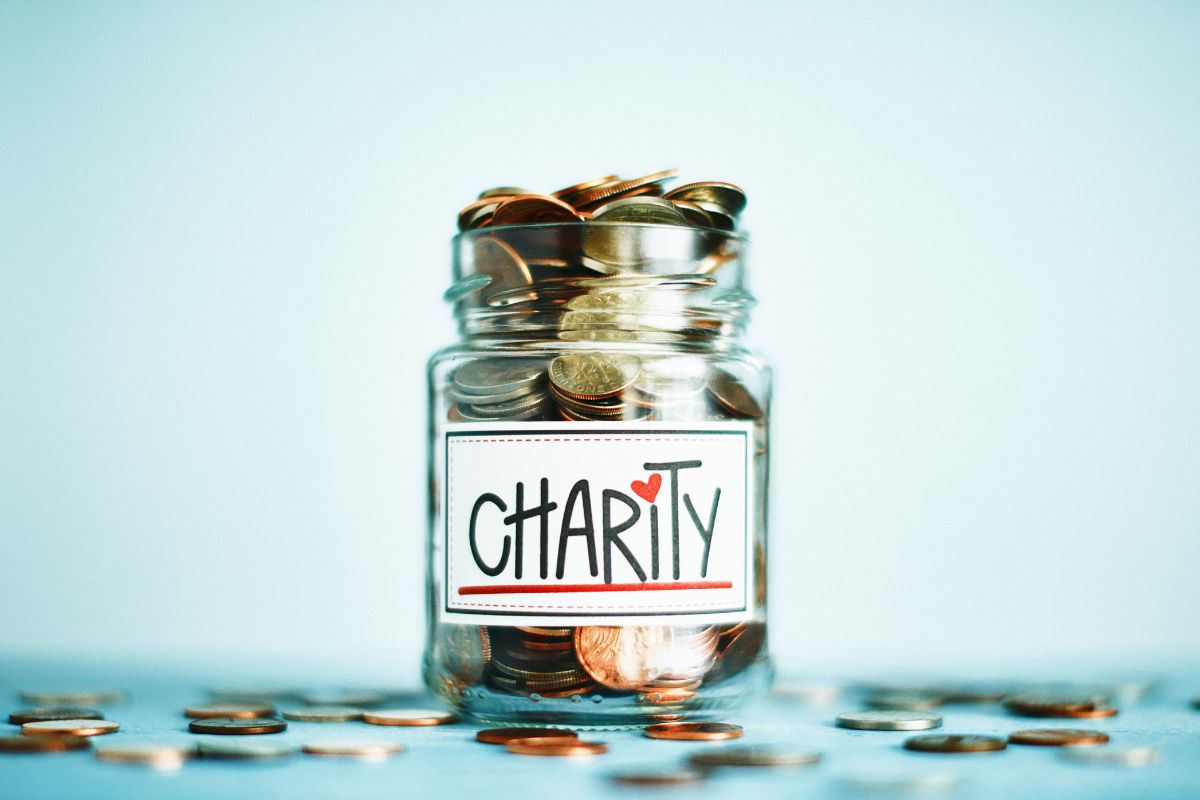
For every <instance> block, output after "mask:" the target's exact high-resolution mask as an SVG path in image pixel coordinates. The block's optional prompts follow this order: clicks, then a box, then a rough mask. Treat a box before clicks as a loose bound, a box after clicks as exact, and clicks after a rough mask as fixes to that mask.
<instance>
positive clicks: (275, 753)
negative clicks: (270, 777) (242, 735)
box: [197, 740, 296, 761]
mask: <svg viewBox="0 0 1200 800" xmlns="http://www.w3.org/2000/svg"><path fill="white" fill-rule="evenodd" d="M197 752H198V753H199V754H200V757H201V758H211V759H215V760H218V761H265V760H268V759H275V758H286V757H288V756H294V755H295V754H296V748H294V747H291V746H289V745H286V744H276V743H275V742H267V741H249V742H247V741H230V740H225V741H211V740H209V741H202V742H200V744H199V745H198V746H197Z"/></svg>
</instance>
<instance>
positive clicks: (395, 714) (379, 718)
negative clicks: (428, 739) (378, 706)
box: [362, 708, 458, 726]
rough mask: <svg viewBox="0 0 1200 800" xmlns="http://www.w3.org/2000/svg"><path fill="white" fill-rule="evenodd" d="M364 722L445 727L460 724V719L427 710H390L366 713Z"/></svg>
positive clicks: (443, 712)
mask: <svg viewBox="0 0 1200 800" xmlns="http://www.w3.org/2000/svg"><path fill="white" fill-rule="evenodd" d="M362 718H363V722H366V723H369V724H371V725H403V726H424V725H445V724H447V723H450V722H458V717H456V716H454V715H453V714H451V713H450V712H449V711H437V710H432V709H427V708H389V709H385V710H382V711H364V712H363V716H362Z"/></svg>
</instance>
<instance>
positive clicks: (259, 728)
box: [188, 717, 287, 736]
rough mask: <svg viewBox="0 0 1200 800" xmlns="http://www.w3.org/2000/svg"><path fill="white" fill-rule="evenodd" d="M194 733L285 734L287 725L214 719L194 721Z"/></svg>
mask: <svg viewBox="0 0 1200 800" xmlns="http://www.w3.org/2000/svg"><path fill="white" fill-rule="evenodd" d="M188 730H189V731H191V732H192V733H216V734H220V735H222V736H250V735H254V734H261V733H283V732H284V731H286V730H287V723H286V722H284V721H283V720H281V719H267V718H261V717H249V718H245V719H241V718H234V717H214V718H213V719H194V720H192V721H191V722H189V723H188Z"/></svg>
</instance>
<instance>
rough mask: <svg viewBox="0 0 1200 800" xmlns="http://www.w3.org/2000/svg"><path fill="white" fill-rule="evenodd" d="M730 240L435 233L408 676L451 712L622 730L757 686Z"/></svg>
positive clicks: (756, 532)
mask: <svg viewBox="0 0 1200 800" xmlns="http://www.w3.org/2000/svg"><path fill="white" fill-rule="evenodd" d="M745 244H746V240H745V239H744V238H742V237H740V236H738V235H735V234H732V233H727V232H722V231H717V230H708V229H699V228H691V227H682V226H671V225H655V224H640V223H603V222H590V223H563V224H534V225H520V226H508V227H493V228H487V229H482V230H475V231H468V232H465V233H462V234H460V235H459V236H457V237H456V238H455V240H454V284H453V286H452V287H451V288H450V290H449V291H447V293H446V299H447V300H448V301H449V302H450V303H451V304H452V305H453V307H454V313H455V316H456V319H457V322H458V328H459V332H460V335H461V340H460V341H459V342H458V343H457V344H455V345H452V346H451V347H448V348H445V349H443V350H441V351H440V352H438V353H436V354H435V355H434V356H433V358H432V359H431V360H430V362H429V411H430V416H429V480H430V510H429V535H428V550H427V557H428V562H427V575H428V586H427V603H428V627H427V639H426V648H425V657H424V674H425V680H426V682H427V683H428V685H429V686H430V688H431V689H432V690H433V691H434V692H435V693H437V694H438V695H439V696H440V697H442V698H443V699H444V700H446V701H447V702H448V703H450V704H451V705H452V706H454V707H455V708H457V709H458V710H459V711H460V712H462V713H464V714H466V715H468V716H471V717H474V718H475V719H478V720H481V721H484V722H487V723H490V724H526V723H537V724H539V725H563V726H570V727H620V726H635V725H644V724H648V723H651V722H655V721H662V720H670V719H679V718H684V717H688V718H696V717H700V718H703V717H706V716H709V717H711V716H716V715H720V714H724V713H726V712H728V711H729V710H730V709H732V708H735V707H737V706H739V705H740V704H742V703H743V702H744V701H745V700H747V699H748V698H750V697H751V696H753V695H755V694H757V693H758V692H760V691H761V690H763V689H764V688H765V687H766V685H767V683H768V681H769V676H770V663H769V660H768V657H767V627H766V603H767V586H766V559H767V530H766V519H767V460H768V459H767V453H768V448H767V441H768V429H769V424H768V423H769V409H770V405H769V401H770V394H771V373H770V368H769V367H768V365H767V364H766V362H765V361H764V360H763V359H762V358H761V357H760V356H758V355H756V354H755V353H753V352H751V351H750V350H748V349H747V348H746V347H745V346H744V345H743V343H742V334H743V331H744V328H745V325H746V321H747V317H748V312H749V309H750V308H751V306H752V305H753V302H754V300H753V297H752V296H751V295H750V294H749V292H748V291H747V289H746V285H745V267H744V261H743V255H744V250H745Z"/></svg>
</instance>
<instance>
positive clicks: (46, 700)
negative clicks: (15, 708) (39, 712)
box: [21, 689, 125, 706]
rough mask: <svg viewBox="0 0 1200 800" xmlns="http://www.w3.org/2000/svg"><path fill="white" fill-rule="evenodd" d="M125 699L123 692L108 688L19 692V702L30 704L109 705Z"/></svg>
mask: <svg viewBox="0 0 1200 800" xmlns="http://www.w3.org/2000/svg"><path fill="white" fill-rule="evenodd" d="M124 701H125V694H124V693H123V692H119V691H116V690H115V689H108V690H102V691H82V692H36V691H23V692H21V702H23V703H29V704H30V705H32V706H111V705H115V704H117V703H122V702H124Z"/></svg>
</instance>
